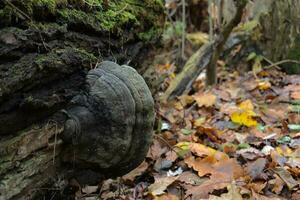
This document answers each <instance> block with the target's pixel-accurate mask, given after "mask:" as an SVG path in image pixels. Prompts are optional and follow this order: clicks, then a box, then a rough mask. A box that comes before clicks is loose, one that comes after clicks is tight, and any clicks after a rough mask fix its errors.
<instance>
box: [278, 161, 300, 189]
mask: <svg viewBox="0 0 300 200" xmlns="http://www.w3.org/2000/svg"><path fill="white" fill-rule="evenodd" d="M273 170H274V172H275V173H276V174H278V175H279V176H280V178H281V179H282V180H283V181H284V182H285V183H286V185H287V186H288V188H289V189H290V190H291V189H293V188H294V187H296V186H298V185H299V182H298V181H296V180H295V179H294V178H293V177H292V175H291V174H290V173H289V172H288V171H287V170H285V169H284V168H279V167H277V168H275V169H273Z"/></svg>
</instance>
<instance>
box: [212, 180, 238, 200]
mask: <svg viewBox="0 0 300 200" xmlns="http://www.w3.org/2000/svg"><path fill="white" fill-rule="evenodd" d="M227 190H228V192H227V193H224V194H222V195H221V196H220V197H218V196H214V195H210V196H209V200H243V197H242V195H241V194H240V189H239V188H238V187H237V186H236V185H234V184H230V185H228V186H227Z"/></svg>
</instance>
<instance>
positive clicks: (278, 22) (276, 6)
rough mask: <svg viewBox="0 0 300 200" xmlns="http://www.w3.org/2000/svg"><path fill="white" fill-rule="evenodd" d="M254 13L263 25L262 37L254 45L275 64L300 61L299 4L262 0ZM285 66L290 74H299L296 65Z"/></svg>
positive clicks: (282, 0) (292, 0)
mask: <svg viewBox="0 0 300 200" xmlns="http://www.w3.org/2000/svg"><path fill="white" fill-rule="evenodd" d="M252 12H253V15H254V19H255V18H256V19H258V21H259V23H260V34H259V36H260V37H259V39H258V41H255V42H256V43H257V44H258V46H259V47H260V49H261V50H262V51H263V54H264V55H265V56H266V57H267V58H268V59H270V60H272V61H273V62H277V61H281V60H285V59H294V60H298V61H300V56H299V53H296V52H299V36H300V23H299V21H300V1H299V0H259V1H256V2H255V4H254V7H253V11H252ZM256 34H257V33H256ZM297 38H298V39H297ZM283 67H284V69H285V70H286V71H288V72H291V73H299V72H300V66H299V65H297V64H291V63H288V64H285V65H284V66H283Z"/></svg>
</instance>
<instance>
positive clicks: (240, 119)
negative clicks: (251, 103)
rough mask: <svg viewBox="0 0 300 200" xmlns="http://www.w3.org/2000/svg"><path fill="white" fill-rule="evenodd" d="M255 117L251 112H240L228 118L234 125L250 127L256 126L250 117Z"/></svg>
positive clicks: (255, 122)
mask: <svg viewBox="0 0 300 200" xmlns="http://www.w3.org/2000/svg"><path fill="white" fill-rule="evenodd" d="M253 116H255V113H254V112H253V111H251V110H242V111H236V112H234V113H232V115H231V116H230V118H231V121H233V122H234V123H237V124H240V125H245V126H247V127H252V126H256V125H257V121H256V120H255V119H253V118H252V117H253Z"/></svg>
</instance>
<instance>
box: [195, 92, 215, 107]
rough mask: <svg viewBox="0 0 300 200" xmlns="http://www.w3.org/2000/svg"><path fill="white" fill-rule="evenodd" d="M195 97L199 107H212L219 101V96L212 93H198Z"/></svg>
mask: <svg viewBox="0 0 300 200" xmlns="http://www.w3.org/2000/svg"><path fill="white" fill-rule="evenodd" d="M193 97H194V99H195V101H196V102H197V104H198V106H199V107H202V106H205V107H212V106H213V105H214V104H215V103H216V100H217V96H216V95H214V94H212V93H197V94H195V95H193Z"/></svg>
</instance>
